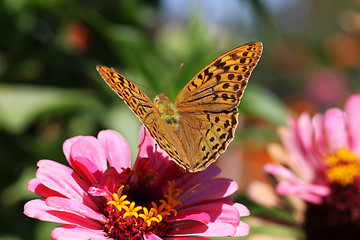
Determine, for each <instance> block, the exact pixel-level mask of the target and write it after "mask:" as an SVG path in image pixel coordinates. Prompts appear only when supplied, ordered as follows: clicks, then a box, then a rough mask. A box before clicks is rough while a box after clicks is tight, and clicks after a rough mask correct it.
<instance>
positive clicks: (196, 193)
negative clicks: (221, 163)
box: [179, 178, 238, 209]
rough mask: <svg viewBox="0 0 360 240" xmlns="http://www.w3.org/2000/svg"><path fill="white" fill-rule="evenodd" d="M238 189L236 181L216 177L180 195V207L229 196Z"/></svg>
mask: <svg viewBox="0 0 360 240" xmlns="http://www.w3.org/2000/svg"><path fill="white" fill-rule="evenodd" d="M237 189H238V185H237V183H236V182H235V181H232V180H230V179H225V178H215V179H211V180H209V181H206V182H203V183H202V184H200V185H198V186H196V187H194V188H193V189H191V190H190V191H187V192H185V193H184V194H183V195H181V196H180V197H179V200H180V201H181V202H182V205H181V207H179V209H184V208H186V207H187V206H189V205H192V204H195V203H198V202H201V201H205V200H214V199H220V198H224V197H227V196H229V195H231V194H233V193H234V192H235V191H236V190H237Z"/></svg>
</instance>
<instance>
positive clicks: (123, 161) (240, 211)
mask: <svg viewBox="0 0 360 240" xmlns="http://www.w3.org/2000/svg"><path fill="white" fill-rule="evenodd" d="M140 139H141V146H140V149H139V153H138V156H137V159H136V162H135V165H134V167H133V168H132V169H130V164H131V162H130V150H129V146H128V144H127V143H126V141H125V140H124V138H123V137H122V136H121V135H120V134H119V133H117V132H115V131H111V130H105V131H101V132H100V133H99V135H98V137H97V138H94V137H91V136H78V137H73V138H71V139H68V140H66V141H65V142H64V145H63V150H64V154H65V156H66V159H67V161H68V162H69V164H70V165H71V167H72V168H70V167H67V166H64V165H62V164H59V163H56V162H54V161H51V160H41V161H39V162H38V167H39V169H38V170H37V172H36V178H34V179H32V180H30V181H29V186H28V189H29V190H30V191H32V192H34V193H36V194H39V195H41V196H43V197H45V198H43V199H36V200H31V201H29V202H27V203H26V204H25V207H24V213H25V214H26V215H27V216H29V217H33V218H37V219H40V220H43V221H50V222H57V223H62V224H65V225H62V226H59V227H57V228H55V229H54V230H53V231H52V233H51V237H52V238H53V239H154V240H155V239H163V238H166V239H178V238H179V237H182V239H206V238H194V237H193V236H202V237H208V236H214V237H218V236H245V235H248V234H249V226H248V225H247V224H246V223H244V222H242V221H240V217H242V216H247V215H249V210H248V209H247V208H246V207H245V206H244V205H241V204H239V203H234V202H233V201H232V199H231V197H230V195H231V194H232V193H234V192H235V191H236V190H237V188H238V187H237V184H236V183H235V182H234V181H232V180H230V179H225V178H214V177H215V176H217V175H218V174H219V172H220V170H219V169H218V168H217V167H215V166H210V167H209V168H208V169H206V170H204V171H202V172H198V173H189V172H186V173H184V172H181V171H180V170H179V168H178V166H177V165H176V164H175V163H174V162H173V161H171V160H170V158H169V157H168V156H167V155H166V154H165V153H164V152H163V151H161V150H160V149H159V148H157V147H156V146H155V142H154V141H153V140H152V139H151V137H150V135H149V134H148V133H147V132H146V131H145V130H144V128H143V129H142V131H141V136H140Z"/></svg>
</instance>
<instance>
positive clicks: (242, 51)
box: [174, 42, 262, 112]
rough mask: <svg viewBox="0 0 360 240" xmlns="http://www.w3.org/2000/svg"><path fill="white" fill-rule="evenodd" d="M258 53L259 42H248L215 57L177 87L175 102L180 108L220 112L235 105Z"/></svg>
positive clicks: (257, 59)
mask: <svg viewBox="0 0 360 240" xmlns="http://www.w3.org/2000/svg"><path fill="white" fill-rule="evenodd" d="M261 53H262V43H260V42H252V43H248V44H245V45H242V46H239V47H237V48H234V49H232V50H230V51H228V52H226V53H224V54H222V55H221V56H219V57H217V58H216V59H214V60H213V61H212V62H210V63H209V64H208V65H207V66H205V67H204V68H203V69H202V70H201V71H200V72H199V73H198V74H196V75H195V77H193V78H192V79H191V81H190V82H189V83H188V84H187V85H186V86H185V87H184V88H183V89H182V90H181V91H180V93H179V94H178V96H177V97H176V99H175V101H174V104H175V106H176V107H177V108H178V110H179V111H180V112H192V111H209V110H210V111H213V112H221V111H224V110H226V111H230V110H232V109H233V108H234V107H237V106H238V104H239V102H240V99H241V97H242V95H243V92H244V89H245V87H246V85H247V82H248V79H249V77H250V75H251V72H252V71H253V69H254V68H255V66H256V64H257V63H258V61H259V59H260V56H261Z"/></svg>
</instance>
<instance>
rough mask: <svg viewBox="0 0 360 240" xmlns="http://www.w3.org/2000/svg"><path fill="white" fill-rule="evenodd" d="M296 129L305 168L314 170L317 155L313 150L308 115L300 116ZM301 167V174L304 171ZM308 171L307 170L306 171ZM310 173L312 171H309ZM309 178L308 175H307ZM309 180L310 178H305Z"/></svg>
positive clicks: (311, 131)
mask: <svg viewBox="0 0 360 240" xmlns="http://www.w3.org/2000/svg"><path fill="white" fill-rule="evenodd" d="M298 127H299V128H298V129H297V132H298V134H299V137H300V141H301V147H302V151H303V154H304V157H305V159H306V164H305V166H306V167H309V165H310V168H316V167H317V165H318V161H317V159H318V157H319V155H318V153H317V152H316V150H315V149H314V145H313V138H314V129H313V125H312V119H311V118H310V115H309V114H308V113H303V114H301V115H300V117H299V120H298ZM302 166H303V165H301V166H300V169H301V172H303V171H304V169H303V168H302ZM308 171H309V170H308ZM310 172H311V173H312V171H310ZM309 176H310V175H309ZM307 179H310V178H307Z"/></svg>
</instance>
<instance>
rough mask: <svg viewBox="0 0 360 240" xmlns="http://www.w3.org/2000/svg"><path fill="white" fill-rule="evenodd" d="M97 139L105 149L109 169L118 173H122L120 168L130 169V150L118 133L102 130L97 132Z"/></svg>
mask: <svg viewBox="0 0 360 240" xmlns="http://www.w3.org/2000/svg"><path fill="white" fill-rule="evenodd" d="M98 139H99V141H100V142H101V144H102V146H103V148H104V149H105V153H106V156H107V160H108V161H109V164H110V166H111V167H114V168H115V169H116V170H117V172H119V173H120V172H121V171H122V169H121V168H128V167H131V158H130V148H129V145H128V143H127V142H126V140H125V138H124V137H123V136H121V134H120V133H118V132H116V131H112V130H103V131H100V132H99V134H98Z"/></svg>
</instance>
